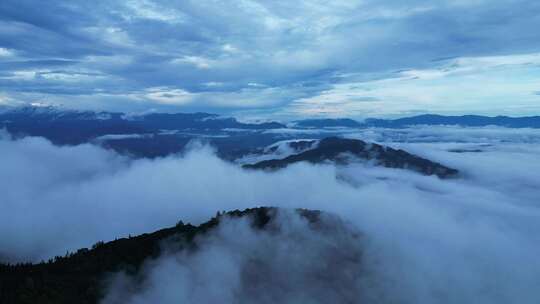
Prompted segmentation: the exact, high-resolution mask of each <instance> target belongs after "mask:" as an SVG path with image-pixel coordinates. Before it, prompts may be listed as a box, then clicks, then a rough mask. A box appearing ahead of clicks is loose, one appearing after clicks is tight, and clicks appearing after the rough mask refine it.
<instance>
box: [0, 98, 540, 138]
mask: <svg viewBox="0 0 540 304" xmlns="http://www.w3.org/2000/svg"><path fill="white" fill-rule="evenodd" d="M414 125H459V126H467V127H472V126H474V127H479V126H488V125H494V126H501V127H509V128H525V127H528V128H540V116H531V117H507V116H497V117H487V116H476V115H464V116H441V115H419V116H413V117H407V118H400V119H393V120H389V119H366V120H365V121H363V122H360V121H356V120H352V119H306V120H299V121H295V122H293V123H292V124H289V126H288V127H287V126H286V125H285V124H282V123H279V122H264V123H243V122H239V121H238V120H237V119H235V118H232V117H222V116H219V115H216V114H209V113H175V114H168V113H150V114H145V115H129V114H125V113H117V112H92V111H75V110H64V109H61V108H56V107H52V106H25V107H16V108H8V107H5V108H4V109H3V110H1V109H0V128H6V129H7V130H8V131H9V132H10V133H12V134H15V135H31V136H43V137H46V138H48V139H49V140H51V141H52V142H54V143H56V144H81V143H85V142H88V141H91V140H93V139H96V138H100V137H102V136H107V135H126V134H139V135H141V134H163V133H166V132H169V133H170V132H174V131H183V132H188V131H189V132H205V133H207V135H216V132H218V133H219V132H229V133H230V132H234V131H238V130H241V131H265V130H272V129H291V130H295V129H324V128H369V127H383V128H404V127H408V126H414Z"/></svg>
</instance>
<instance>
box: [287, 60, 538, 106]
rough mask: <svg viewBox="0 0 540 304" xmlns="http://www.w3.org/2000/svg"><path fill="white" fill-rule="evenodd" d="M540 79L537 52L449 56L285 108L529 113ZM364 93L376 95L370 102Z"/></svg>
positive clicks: (347, 85)
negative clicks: (431, 64)
mask: <svg viewBox="0 0 540 304" xmlns="http://www.w3.org/2000/svg"><path fill="white" fill-rule="evenodd" d="M349 77H354V76H349ZM539 79H540V54H537V53H532V54H524V55H508V56H492V57H464V58H457V59H451V60H447V61H445V62H444V63H443V64H441V66H440V67H438V68H436V69H414V70H405V71H401V72H399V73H397V74H396V75H393V77H391V78H384V79H380V80H374V81H362V82H349V81H347V78H345V79H344V80H343V82H342V83H338V84H335V85H333V87H332V88H331V89H329V90H327V91H323V92H321V94H319V95H316V96H313V97H308V98H303V99H299V100H295V101H294V102H293V103H292V104H291V107H290V109H285V111H288V110H289V111H292V112H293V113H296V114H297V115H317V114H329V115H336V116H367V115H389V114H390V115H391V114H400V113H401V114H402V115H403V114H407V113H412V112H416V111H417V110H420V109H422V111H425V112H435V113H456V114H460V113H482V114H491V115H497V114H514V115H530V114H532V113H534V112H535V111H540V105H537V104H538V102H540V98H539V97H538V96H537V95H536V96H535V95H534V94H533V92H534V91H535V90H536V88H538V86H539V84H538V80H539ZM365 96H369V97H373V98H374V99H372V102H365V101H366V100H365V99H362V97H365ZM358 98H360V100H357V99H358ZM531 112H532V113H531Z"/></svg>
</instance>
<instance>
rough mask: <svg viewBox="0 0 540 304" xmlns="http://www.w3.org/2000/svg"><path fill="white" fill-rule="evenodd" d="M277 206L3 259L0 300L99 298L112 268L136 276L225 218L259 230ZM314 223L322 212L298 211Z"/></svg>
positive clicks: (44, 302)
mask: <svg viewBox="0 0 540 304" xmlns="http://www.w3.org/2000/svg"><path fill="white" fill-rule="evenodd" d="M276 211H277V209H275V208H268V207H260V208H254V209H246V210H244V211H239V210H235V211H231V212H227V213H225V214H221V215H218V216H216V217H214V218H212V219H211V220H210V221H208V222H206V223H204V224H201V225H199V226H193V225H190V224H187V225H184V224H183V223H182V222H179V223H178V224H177V225H176V226H175V227H171V228H166V229H162V230H159V231H156V232H153V233H149V234H142V235H139V236H136V237H129V238H122V239H117V240H115V241H111V242H107V243H103V242H99V243H96V244H95V245H94V246H93V247H92V248H91V249H87V248H83V249H79V250H78V251H77V252H74V253H70V254H66V256H63V257H56V258H54V259H52V260H49V261H48V262H43V263H39V264H17V265H6V264H0V303H2V304H12V303H13V304H15V303H17V304H19V303H32V304H35V303H40V304H48V303H55V304H60V303H65V304H68V303H69V304H72V303H78V304H86V303H98V302H99V300H100V299H101V298H102V297H103V296H104V292H105V290H104V288H103V287H104V286H102V283H103V282H104V280H105V279H106V278H107V276H108V275H109V274H111V273H115V272H119V271H125V272H126V273H127V274H128V275H136V274H137V273H138V272H139V270H140V269H141V267H142V266H143V263H144V261H145V260H147V259H149V258H156V257H158V256H160V254H161V253H162V252H163V251H164V248H162V246H161V244H162V243H163V242H164V241H167V249H168V250H170V248H171V246H174V247H175V250H197V243H196V238H197V237H199V236H202V235H204V234H205V233H207V232H209V231H211V230H212V229H214V228H216V227H217V226H218V225H219V224H220V221H221V219H222V218H223V217H224V216H226V217H230V218H233V219H234V218H241V217H248V218H249V219H250V220H251V223H252V227H254V228H255V229H266V227H267V225H268V223H270V222H271V221H272V220H273V218H274V216H275V215H276ZM296 212H297V213H298V214H299V215H300V216H302V217H304V218H306V219H307V220H308V222H310V223H317V222H318V221H319V216H320V212H319V211H309V210H303V209H302V210H300V209H298V210H296Z"/></svg>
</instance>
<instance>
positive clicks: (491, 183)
mask: <svg viewBox="0 0 540 304" xmlns="http://www.w3.org/2000/svg"><path fill="white" fill-rule="evenodd" d="M426 132H428V131H426ZM429 132H430V133H434V131H433V130H431V131H429ZM512 132H514V131H512ZM515 132H518V131H515ZM526 132H530V131H528V130H526ZM484 133H486V132H484ZM468 134H470V133H468ZM505 134H506V133H505ZM466 135H467V134H466ZM355 136H358V134H357V135H355ZM455 136H456V134H452V137H455ZM483 136H484V137H485V138H493V140H490V142H489V146H482V147H483V148H482V149H483V152H475V153H454V152H449V151H448V150H450V149H453V148H456V147H457V148H462V147H463V145H464V143H463V141H461V142H460V141H459V140H456V138H452V140H449V141H446V142H431V143H426V142H420V143H419V142H416V143H415V142H403V141H391V139H390V140H389V141H391V142H389V144H390V145H393V146H398V147H401V148H404V149H406V150H407V151H410V152H412V153H416V154H419V155H421V156H424V157H428V158H430V159H432V160H436V161H439V162H441V163H443V164H445V165H448V166H451V167H454V168H457V169H459V170H460V171H461V177H460V178H458V179H453V180H440V179H438V178H436V177H429V176H421V175H418V174H416V173H412V172H408V171H405V170H399V169H388V168H379V167H371V166H368V165H362V164H358V165H352V166H349V167H346V168H344V167H337V168H336V167H334V166H331V165H317V166H315V165H308V164H297V165H294V166H290V167H288V168H286V169H284V170H280V171H277V172H274V173H266V172H258V171H246V170H242V169H241V168H239V167H238V166H235V165H233V164H230V163H226V162H224V161H222V160H220V159H218V158H217V157H216V156H215V155H214V153H213V151H212V149H211V148H209V147H201V146H194V147H193V148H192V149H191V151H189V152H187V153H186V154H185V155H176V156H171V157H167V158H162V159H156V160H131V159H128V158H125V157H122V156H118V155H116V154H115V153H113V152H110V151H106V150H103V149H101V148H98V147H95V146H91V145H81V146H76V147H56V146H53V145H52V144H50V143H49V142H48V141H46V140H43V139H39V138H25V139H19V140H14V139H11V138H10V137H9V135H8V134H6V133H4V134H2V139H1V140H0V168H1V170H0V180H1V182H0V194H1V197H2V199H1V200H0V207H1V209H2V211H3V212H2V213H0V256H1V257H2V259H3V260H8V261H27V260H32V261H38V260H40V259H46V258H49V257H51V256H54V255H57V254H60V255H63V254H65V252H66V251H67V250H75V249H77V248H80V247H88V246H90V245H92V244H93V243H95V242H97V241H100V240H104V241H107V240H111V239H114V238H116V237H122V236H127V235H129V234H131V235H135V234H139V233H144V232H149V231H153V230H156V229H160V228H163V227H165V226H172V225H174V224H175V223H176V222H177V221H178V220H183V221H184V222H191V223H194V224H197V223H200V222H203V221H206V220H208V219H209V218H210V217H211V216H213V215H214V214H215V213H216V211H218V210H230V209H242V208H248V207H255V206H262V205H264V206H277V207H285V208H296V207H301V208H311V209H320V210H323V211H328V212H331V213H333V214H336V215H338V216H340V217H341V218H342V219H343V221H345V222H346V223H348V225H350V227H349V228H350V231H351V233H352V231H359V232H361V233H362V235H363V237H361V238H359V239H357V240H356V242H358V243H357V244H356V243H355V244H354V245H353V244H349V243H350V242H348V241H347V242H340V241H339V240H336V241H335V243H334V245H333V246H334V247H335V248H339V250H338V252H344V251H346V250H350V246H356V245H357V246H359V247H358V248H360V250H361V251H362V267H361V271H360V273H362V274H365V277H364V278H363V279H362V280H360V281H356V279H354V278H349V279H348V280H349V281H347V284H350V285H347V286H353V287H351V288H353V289H354V290H355V291H362V292H360V294H361V299H371V302H373V301H375V300H374V299H376V301H378V302H381V303H395V302H399V303H462V302H466V303H516V302H518V303H538V302H539V301H540V293H538V291H537V285H538V282H540V260H539V259H538V258H537V256H538V254H539V253H540V209H539V204H540V202H539V198H540V161H539V160H540V148H539V145H538V144H537V143H534V142H533V143H531V142H530V141H527V140H524V141H517V140H514V141H513V142H507V141H504V140H501V141H497V140H496V138H497V134H496V133H489V136H486V135H485V134H484V135H483ZM505 136H506V135H505ZM456 142H458V143H456ZM466 143H467V145H472V146H481V145H483V144H485V141H483V140H477V141H473V140H467V141H466ZM336 177H338V178H336ZM281 221H283V220H281ZM291 221H292V222H295V221H296V222H298V220H294V219H293V220H289V222H291ZM300 222H301V221H300ZM304 226H305V225H304ZM304 226H302V224H298V225H297V226H295V228H294V229H293V230H292V231H294V232H295V233H298V234H299V235H301V236H303V238H304V241H305V246H303V247H305V251H302V248H294V249H291V248H290V246H284V247H277V248H274V247H273V246H270V245H269V244H282V243H283V244H288V243H291V241H290V239H289V235H290V233H289V234H287V233H286V234H285V236H282V235H280V234H277V235H266V236H265V235H263V236H261V237H260V238H259V235H257V233H256V232H253V231H251V230H250V228H247V227H245V226H242V224H241V223H238V224H236V223H228V224H227V225H224V227H222V228H221V229H220V230H219V231H218V232H216V233H215V235H213V236H211V237H209V239H207V240H200V241H201V242H202V243H203V244H205V246H203V249H202V250H201V251H200V253H197V254H196V255H194V256H189V257H182V253H170V254H169V255H167V256H164V257H162V258H160V259H158V260H157V261H155V263H154V264H153V265H148V266H147V270H146V272H145V274H144V276H145V282H147V283H148V284H149V285H147V286H151V287H143V290H139V291H138V292H137V293H136V294H135V295H133V298H130V301H132V302H133V303H143V302H144V303H146V302H160V303H169V302H173V301H176V302H178V301H181V300H179V299H184V300H185V299H186V298H185V296H186V294H185V293H182V292H181V291H178V293H174V288H179V289H181V287H182V286H186V285H185V280H186V275H187V274H189V277H196V278H199V279H200V280H202V281H206V279H207V277H208V275H209V274H208V273H207V272H208V271H209V270H208V268H205V267H210V265H221V267H222V268H219V270H220V271H219V276H217V277H216V280H217V281H216V280H214V281H212V280H210V281H208V284H214V283H215V285H209V286H210V287H212V286H214V287H215V288H216V289H215V292H218V293H219V292H227V290H237V289H238V286H239V285H238V284H237V283H238V269H239V267H240V266H239V265H244V262H245V260H244V258H246V257H250V256H252V255H253V254H255V255H257V253H258V252H260V251H259V248H261V247H260V246H263V247H264V246H266V247H265V248H272V250H274V251H273V254H272V256H277V257H281V258H282V260H280V259H279V258H276V259H266V260H265V261H266V262H267V263H270V264H272V263H276V264H275V265H276V267H277V265H282V266H284V267H283V271H285V274H287V275H289V274H290V275H292V274H293V272H292V271H291V273H287V272H286V269H289V268H290V267H289V266H287V265H297V262H298V260H297V255H300V256H303V255H304V254H305V256H306V259H307V261H316V260H321V261H325V259H324V258H322V255H323V254H322V253H324V252H327V251H326V250H327V247H325V246H323V245H321V244H319V241H318V240H320V239H321V238H322V239H323V240H325V238H326V240H331V239H332V238H331V237H328V236H324V235H320V234H318V233H317V232H310V230H309V228H306V227H304ZM302 227H304V228H302ZM230 235H243V236H244V235H245V237H244V238H241V239H242V242H243V243H241V244H237V243H235V244H236V245H238V246H239V248H243V249H242V250H240V251H239V252H235V251H234V250H231V248H233V247H230V246H231V245H228V240H230V239H231V236H230ZM344 235H345V236H347V235H349V234H347V233H346V234H344ZM255 236H257V237H255ZM314 240H316V241H314ZM323 243H324V242H323ZM317 246H318V247H317ZM310 248H315V249H314V250H310ZM354 248H357V247H354ZM291 250H292V251H291ZM288 252H289V253H294V254H293V255H292V257H291V260H287V259H286V257H287V255H286V253H288ZM310 254H314V255H315V256H313V255H311V256H310ZM318 254H320V255H321V257H318ZM263 257H264V256H263ZM216 259H217V261H216ZM263 260H264V259H263ZM179 261H182V262H181V263H180V262H179ZM221 262H222V263H221ZM306 265H307V264H306ZM310 265H311V264H310ZM199 266H200V267H199ZM349 266H351V265H349ZM349 266H347V267H349ZM280 267H281V266H280ZM310 267H311V266H310ZM351 267H352V266H351ZM186 269H188V270H189V271H188V270H186ZM210 269H215V268H210ZM292 269H294V268H292ZM302 273H303V272H300V273H299V274H297V272H296V271H295V272H294V274H295V275H298V276H297V277H296V278H297V280H296V281H295V282H297V283H298V284H300V285H293V286H305V288H306V290H310V289H309V287H312V286H311V285H310V284H312V283H310V282H311V281H309V280H307V278H306V277H305V275H302ZM304 274H305V272H304ZM275 275H281V274H275ZM229 276H230V278H231V279H230V280H229V279H228V278H229ZM353 277H354V276H353ZM343 279H346V278H343ZM158 283H159V284H158ZM217 283H219V284H217ZM357 283H358V284H360V285H359V287H358V288H355V287H354V286H356V285H355V284H357ZM115 284H119V285H113V286H112V287H111V291H110V293H109V298H108V300H109V301H112V302H114V297H115V296H125V295H118V293H117V292H118V290H120V289H122V288H121V287H119V288H120V289H115V287H118V286H123V285H122V284H125V285H127V286H130V284H132V283H131V282H130V281H129V279H126V280H119V281H118V280H117V281H115ZM229 284H230V285H229ZM235 284H237V285H235ZM291 284H292V283H291ZM313 284H315V283H313ZM344 284H345V283H344ZM218 285H219V286H218ZM145 286H146V285H145ZM314 286H315V285H314ZM366 286H369V288H367V287H366ZM161 287H163V288H164V289H163V290H161V289H160V288H161ZM214 287H212V288H214ZM321 288H323V287H321ZM124 289H129V288H124ZM299 290H300V289H299ZM332 291H335V289H334V287H333V286H327V288H326V290H325V291H324V290H323V291H320V292H321V294H325V295H331V294H332ZM171 292H173V294H171V297H170V298H163V297H162V298H159V297H160V296H164V295H165V294H170V293H171ZM212 292H214V291H213V289H212ZM241 294H242V293H241ZM339 294H340V295H343V293H339ZM246 295H248V296H249V293H246ZM295 295H298V294H295ZM304 295H305V294H304ZM189 296H190V297H191V298H188V300H185V301H187V302H205V301H207V300H208V299H212V298H204V297H202V295H201V297H200V298H197V294H196V293H194V294H190V295H189ZM248 296H246V298H242V301H248V302H249V297H248ZM300 296H303V295H300ZM319 298H321V297H319ZM299 299H300V300H299ZM302 299H303V300H306V299H307V300H306V301H308V302H309V299H310V298H298V297H294V296H293V297H291V298H289V299H280V301H283V302H286V303H287V302H288V303H293V302H294V303H297V302H306V301H302ZM321 299H324V297H322V298H321ZM343 299H345V300H343ZM346 299H347V298H346V297H345V298H340V299H338V302H339V300H343V301H342V302H346ZM137 301H138V302H137ZM141 301H142V302H141ZM208 301H209V300H208ZM235 301H240V300H238V299H236V300H235ZM225 302H227V301H226V300H225ZM240 302H241V301H240ZM325 302H328V301H325Z"/></svg>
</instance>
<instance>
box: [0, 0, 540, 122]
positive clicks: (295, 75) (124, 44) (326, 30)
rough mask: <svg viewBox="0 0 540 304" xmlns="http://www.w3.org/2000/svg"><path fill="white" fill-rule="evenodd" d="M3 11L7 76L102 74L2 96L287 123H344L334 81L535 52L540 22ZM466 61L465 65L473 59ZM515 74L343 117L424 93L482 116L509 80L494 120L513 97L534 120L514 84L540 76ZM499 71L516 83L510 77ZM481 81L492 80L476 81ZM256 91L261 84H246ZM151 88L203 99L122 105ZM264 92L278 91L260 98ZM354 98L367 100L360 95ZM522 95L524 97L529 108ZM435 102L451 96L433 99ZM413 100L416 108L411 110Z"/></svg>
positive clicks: (1, 40) (192, 4)
mask: <svg viewBox="0 0 540 304" xmlns="http://www.w3.org/2000/svg"><path fill="white" fill-rule="evenodd" d="M4 2H5V4H4V5H3V6H2V7H1V8H0V28H1V30H0V47H1V48H2V50H3V51H2V54H5V53H7V52H9V54H10V56H7V57H6V56H0V58H1V60H2V63H0V64H2V66H3V67H4V66H5V67H4V68H3V70H4V72H5V73H8V74H10V75H15V74H17V73H19V74H20V73H36V72H38V71H39V70H40V69H42V70H56V69H58V68H59V66H58V64H59V60H62V61H64V63H67V66H63V68H62V69H64V70H66V71H86V72H89V73H95V75H100V77H96V79H92V80H91V81H88V80H86V79H80V80H78V81H76V82H74V81H67V80H66V79H64V78H54V79H48V80H46V81H45V80H43V79H35V78H25V79H18V80H14V79H11V80H9V79H1V80H0V88H1V89H2V90H4V91H6V94H9V95H10V97H11V98H12V99H16V100H18V101H22V102H35V101H38V100H49V101H50V102H51V103H62V104H67V105H70V106H72V107H84V108H92V107H93V108H99V109H114V110H118V109H122V110H126V111H130V110H133V109H134V108H138V107H141V104H144V106H145V107H146V108H149V107H160V108H162V109H168V110H171V109H175V110H177V111H178V110H184V111H186V110H194V109H195V110H206V111H218V112H219V111H223V112H234V111H236V110H246V109H250V110H254V109H256V110H259V111H261V112H264V113H267V115H269V114H271V113H276V112H283V110H285V111H286V112H288V113H294V115H298V114H306V115H312V114H313V113H320V112H329V113H334V114H338V112H336V111H335V110H334V109H333V108H335V107H334V106H328V105H327V104H326V102H325V101H324V98H325V97H327V96H328V94H327V91H328V90H329V87H330V88H333V89H332V90H339V87H340V85H343V86H346V85H348V84H353V83H356V82H358V81H359V79H363V80H371V81H373V80H375V79H388V80H389V81H390V82H391V81H392V80H391V79H392V78H394V77H396V76H395V75H392V72H393V71H396V70H409V71H416V72H418V73H422V76H423V77H426V76H427V75H433V72H434V70H437V69H438V67H440V66H439V65H440V62H437V61H433V59H437V58H449V57H451V58H457V59H456V60H457V61H460V62H461V60H473V61H474V60H476V59H475V58H480V59H479V60H480V61H481V60H483V59H482V58H492V59H493V58H499V59H500V58H515V57H519V56H525V57H526V56H534V54H537V52H538V44H537V41H538V38H539V37H538V35H539V34H538V33H537V32H535V31H530V30H529V29H531V28H537V27H538V25H539V22H540V20H539V19H538V11H539V10H540V8H539V7H538V5H537V4H536V3H532V2H530V1H518V2H515V1H512V2H509V1H505V0H500V1H474V2H471V3H464V2H463V1H451V0H447V1H439V2H437V3H435V4H434V3H426V2H425V1H408V2H407V3H403V2H398V1H393V0H386V1H337V2H334V3H332V5H328V4H327V3H321V2H319V1H304V0H296V1H291V2H288V3H267V2H264V1H263V2H261V1H255V0H250V1H241V2H237V3H233V4H231V3H228V2H224V1H216V2H214V3H213V4H212V5H209V4H208V3H204V2H200V1H183V2H182V3H176V4H172V3H166V2H163V1H150V0H145V1H142V0H137V1H127V2H117V1H98V2H93V3H91V4H82V3H78V4H77V5H74V4H70V5H67V4H65V3H64V2H62V1H49V2H48V6H49V7H50V9H47V10H43V9H42V7H41V6H40V5H36V3H34V2H33V1H12V0H7V1H4ZM22 12H24V13H22ZM293 12H294V13H293ZM156 33H159V35H156ZM6 50H7V51H6ZM520 54H525V55H520ZM526 54H530V55H526ZM119 59H121V60H119ZM38 62H40V63H39V64H38ZM460 64H462V65H465V66H468V65H470V62H464V63H463V62H461V63H460ZM21 65H24V68H23V67H21ZM38 65H39V66H38ZM513 66H514V65H510V66H501V67H499V72H498V73H496V74H494V75H492V76H491V78H490V79H486V74H484V73H483V72H482V71H477V72H472V74H471V76H472V77H473V78H474V79H472V80H469V79H468V78H462V80H460V81H461V82H464V83H470V84H471V86H473V85H474V86H475V88H474V90H472V89H471V88H470V87H465V88H463V90H461V89H460V90H459V93H460V94H457V95H454V94H447V93H449V91H450V88H452V86H453V85H454V84H455V82H452V83H450V82H449V83H446V84H445V85H444V90H443V89H440V90H439V89H438V88H435V89H436V90H437V91H436V92H426V93H425V95H426V96H424V95H422V94H420V93H421V92H422V91H426V90H428V89H430V84H434V86H435V87H437V86H439V84H437V83H432V82H430V81H433V80H429V81H428V80H427V79H425V81H426V83H425V84H422V85H421V86H420V87H418V88H417V89H415V87H414V86H412V85H406V86H401V85H398V86H400V89H402V90H401V91H402V92H405V91H407V90H408V89H411V93H410V94H409V95H406V96H405V97H406V98H401V97H403V96H401V95H399V94H397V93H393V94H392V92H391V91H389V89H388V88H386V89H385V90H384V92H379V93H381V95H382V97H384V98H381V96H373V95H371V94H368V95H365V96H367V97H374V98H377V99H380V101H379V104H378V105H368V106H367V107H366V108H364V107H363V106H362V104H363V103H362V102H358V103H357V102H355V101H354V99H351V100H349V99H347V98H345V102H346V103H348V105H344V106H343V109H341V110H340V111H341V113H346V112H347V111H349V112H351V111H352V112H353V113H355V114H356V115H363V114H366V113H369V114H371V113H372V114H373V115H384V114H386V113H388V112H391V111H394V112H404V111H411V110H416V109H418V106H420V105H424V104H422V100H426V99H427V98H431V99H430V102H429V106H430V107H432V106H433V108H434V109H436V110H437V111H439V112H452V111H455V107H457V106H458V104H459V106H462V107H463V109H465V111H466V110H471V111H480V110H481V109H480V105H481V106H482V107H483V108H485V107H486V105H487V104H489V105H491V102H492V101H491V100H490V99H489V96H490V95H489V94H493V93H490V92H492V89H494V88H496V87H495V85H498V84H500V83H502V82H505V81H507V80H508V79H516V80H515V81H512V82H511V83H510V84H506V85H505V86H503V87H502V89H501V90H503V89H507V90H506V91H507V93H506V94H503V95H501V96H500V97H499V98H498V101H493V102H495V103H496V104H497V106H495V107H493V108H494V110H493V111H498V112H502V111H504V110H505V109H504V107H503V105H509V103H516V102H517V100H519V104H518V105H516V106H514V107H510V106H509V108H508V111H509V112H510V113H525V112H527V111H529V112H533V111H534V112H537V111H538V109H537V107H536V104H537V101H536V100H532V99H531V97H530V94H528V93H526V92H524V91H523V90H525V89H528V88H524V87H522V86H518V84H519V81H521V82H526V83H532V82H534V81H535V80H536V79H538V75H537V74H536V73H531V69H534V67H521V68H520V70H519V71H515V69H514V67H513ZM507 68H508V69H509V70H508V71H509V73H511V74H512V77H506V76H505V75H507V74H505V71H506V69H507ZM419 71H421V72H419ZM435 73H440V71H435ZM476 74H478V75H476ZM475 75H476V76H475ZM402 76H403V75H402ZM515 76H518V77H519V81H518V80H517V79H518V78H516V77H515ZM486 80H487V81H488V83H490V84H491V85H489V86H484V83H485V81H486ZM208 83H223V84H225V85H223V86H219V89H218V88H217V87H215V86H214V87H212V88H209V87H208V86H206V85H205V84H208ZM252 83H257V84H260V85H261V86H258V87H253V86H251V85H250V84H252ZM334 85H336V86H337V87H334ZM155 87H167V88H169V89H170V90H179V91H185V92H188V93H189V94H200V98H197V100H196V101H195V102H193V103H189V104H186V103H175V104H172V105H171V104H170V103H168V104H163V103H161V102H159V101H156V100H153V99H149V98H144V95H143V96H140V97H141V98H139V99H137V100H133V99H132V98H130V96H134V95H137V96H139V94H140V92H144V91H145V90H147V89H151V88H155ZM349 89H350V88H349ZM376 89H377V88H376ZM435 89H434V90H435ZM245 90H250V91H253V94H250V96H249V98H246V99H242V101H240V102H239V101H237V100H236V99H234V96H236V95H243V94H244V91H245ZM266 90H272V91H280V92H285V93H286V94H275V95H273V96H272V97H271V98H268V96H267V95H266ZM377 90H378V89H377ZM62 92H66V93H65V94H62ZM496 92H497V93H500V91H496ZM527 92H530V91H527ZM208 93H211V94H208ZM435 93H436V94H435ZM452 93H456V92H455V91H454V92H452ZM66 94H69V95H70V96H64V95H66ZM351 94H353V95H355V96H357V97H362V96H363V95H361V94H362V92H361V91H357V90H353V91H352V92H351ZM401 94H404V93H401ZM525 94H528V95H529V98H525V99H523V98H522V97H523V95H525ZM74 95H75V96H74ZM479 95H480V96H479ZM259 96H260V97H259ZM441 96H444V97H445V98H441V99H439V97H441ZM341 97H343V96H341ZM341 97H340V98H341ZM421 97H423V98H422V99H420V103H419V104H415V103H413V102H411V100H414V99H416V98H421ZM306 98H308V99H309V98H314V99H313V103H314V104H312V105H311V104H310V105H309V109H303V110H302V111H297V110H298V107H297V106H296V105H297V103H298V102H300V103H302V101H304V100H306ZM321 99H323V100H321ZM116 100H121V102H116ZM214 100H220V102H219V103H216V102H215V101H214ZM463 100H469V101H471V102H472V104H468V103H465V101H463ZM315 101H317V102H315ZM319 102H320V104H319ZM374 104H375V103H374ZM499 105H500V106H499ZM329 108H330V109H329ZM490 108H491V106H490ZM291 115H292V114H291Z"/></svg>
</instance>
